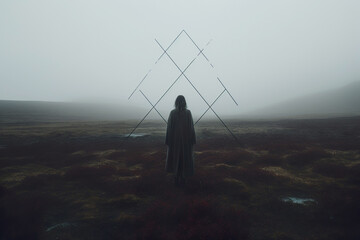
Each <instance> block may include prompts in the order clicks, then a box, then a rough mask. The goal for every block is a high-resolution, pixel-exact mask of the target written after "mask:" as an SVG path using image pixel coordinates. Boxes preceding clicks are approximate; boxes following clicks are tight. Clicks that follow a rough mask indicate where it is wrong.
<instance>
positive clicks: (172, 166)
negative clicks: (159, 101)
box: [165, 109, 196, 176]
mask: <svg viewBox="0 0 360 240" xmlns="http://www.w3.org/2000/svg"><path fill="white" fill-rule="evenodd" d="M165 143H166V145H167V146H168V149H167V156H166V171H167V172H173V173H175V174H176V175H180V176H192V175H194V159H193V145H194V144H195V143H196V137H195V130H194V124H193V119H192V116H191V112H190V110H187V109H184V110H179V109H174V110H172V111H171V112H170V115H169V120H168V124H167V130H166V140H165Z"/></svg>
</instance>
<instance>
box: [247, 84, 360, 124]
mask: <svg viewBox="0 0 360 240" xmlns="http://www.w3.org/2000/svg"><path fill="white" fill-rule="evenodd" d="M355 115H360V81H359V82H354V83H351V84H349V85H346V86H344V87H342V88H339V89H334V90H330V91H326V92H320V93H317V94H311V95H306V96H303V97H298V98H295V99H292V100H289V101H286V102H282V103H278V104H274V105H270V106H268V107H265V108H262V109H259V110H257V111H253V112H251V113H250V114H249V116H253V117H270V118H273V117H274V118H284V117H310V118H311V117H337V116H355Z"/></svg>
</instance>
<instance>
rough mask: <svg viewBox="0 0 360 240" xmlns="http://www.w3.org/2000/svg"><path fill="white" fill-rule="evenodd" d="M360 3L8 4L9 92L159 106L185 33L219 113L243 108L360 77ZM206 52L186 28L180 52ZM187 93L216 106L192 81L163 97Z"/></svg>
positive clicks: (0, 18)
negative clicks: (166, 50)
mask: <svg viewBox="0 0 360 240" xmlns="http://www.w3.org/2000/svg"><path fill="white" fill-rule="evenodd" d="M359 26H360V1H358V0H353V1H350V0H341V1H340V0H337V1H332V0H302V1H292V0H263V1H241V0H233V1H226V0H225V1H210V0H190V1H184V0H182V1H169V0H156V1H153V0H144V1H136V0H135V1H115V0H113V1H110V0H102V1H92V0H76V1H74V0H58V1H55V0H54V1H49V0H43V1H40V0H32V1H30V0H28V1H26V0H20V1H0V99H11V100H45V101H85V100H93V101H97V100H99V101H100V100H101V101H110V100H113V101H116V102H122V103H124V104H125V103H129V104H138V105H143V106H145V107H146V108H148V107H149V104H148V103H147V102H146V100H145V98H144V97H143V96H142V95H141V94H140V93H139V92H136V93H135V94H134V96H133V97H132V98H131V99H130V100H129V101H128V100H127V98H128V96H129V95H130V93H131V92H132V91H133V90H134V88H135V87H136V85H137V84H138V83H139V82H140V80H141V79H142V78H143V76H144V75H145V74H146V73H147V72H148V70H149V69H152V72H151V74H150V75H149V77H148V78H147V79H146V80H145V81H144V84H143V85H142V86H141V88H140V89H141V90H142V91H143V92H144V93H145V94H146V95H147V96H148V97H149V99H150V100H151V101H152V102H153V103H154V102H156V100H157V99H158V98H159V97H160V96H161V94H162V92H163V91H165V90H166V89H167V88H168V86H169V85H170V84H171V83H172V82H173V81H174V80H175V79H176V78H177V77H178V75H179V73H180V72H179V70H178V69H177V68H176V67H175V66H174V64H173V63H172V62H171V61H170V60H169V58H168V57H167V56H166V55H165V56H163V58H162V59H161V60H160V61H159V62H158V63H157V64H156V66H155V65H154V62H155V60H156V59H157V58H158V57H159V56H160V54H161V53H162V50H161V49H160V48H159V46H158V45H157V43H156V42H155V40H154V39H155V38H156V39H157V40H158V41H159V42H160V43H161V44H162V45H163V47H164V48H166V47H167V46H168V45H169V44H170V43H171V41H172V40H173V39H174V38H175V37H176V35H177V34H178V33H179V32H180V31H181V30H182V29H185V30H186V31H187V32H188V33H189V34H190V35H191V37H192V38H193V39H194V41H195V42H196V43H197V44H198V45H199V47H200V48H203V47H204V46H205V45H206V44H207V43H208V41H209V40H210V39H212V42H211V43H210V44H209V45H208V46H207V47H205V49H204V53H205V54H206V56H207V57H208V58H209V59H210V61H211V62H212V63H213V65H214V66H215V69H212V68H211V67H210V66H209V64H208V62H207V61H206V60H205V59H204V58H203V57H202V56H199V57H198V58H197V59H196V60H195V61H194V63H193V64H192V65H191V66H190V67H189V69H188V71H187V72H186V75H187V76H188V78H189V79H190V80H191V81H192V82H193V84H194V85H195V86H196V87H197V88H198V89H199V91H200V92H201V93H202V94H203V96H204V97H205V99H206V100H207V101H208V102H209V103H211V102H212V101H213V100H214V99H215V98H216V96H217V95H218V94H220V93H221V91H222V87H221V85H220V83H219V82H218V81H217V80H216V77H217V76H219V77H220V79H221V80H222V81H223V82H224V84H225V85H226V86H227V87H228V88H229V90H230V92H231V93H232V94H233V96H234V97H235V99H236V101H237V102H238V103H239V106H238V107H236V106H235V104H234V103H233V102H232V100H231V98H230V97H229V96H228V95H226V94H224V95H223V96H222V97H221V98H220V100H219V102H218V103H216V104H215V105H214V109H219V110H222V111H225V112H228V113H235V112H242V111H246V110H251V109H253V108H257V107H261V106H264V105H268V104H271V103H276V102H280V101H283V100H286V99H289V98H291V97H295V96H301V95H304V94H308V93H314V92H318V91H322V90H327V89H332V88H337V87H340V86H343V85H346V84H347V83H350V82H353V81H359V80H360V67H359V66H360V47H359V43H360V27H359ZM197 53H198V50H197V49H196V48H195V47H194V46H193V45H192V43H191V42H190V41H189V39H188V38H186V37H185V35H182V36H181V37H180V38H179V40H178V41H177V42H176V43H175V44H174V45H173V47H172V48H171V49H170V50H169V54H170V55H171V57H173V59H174V60H175V61H176V62H177V63H178V65H179V66H180V67H181V68H184V67H185V66H186V65H187V64H188V63H189V62H190V61H191V60H192V59H193V58H194V57H195V56H196V55H197ZM178 94H183V95H184V96H185V97H186V98H187V100H188V105H189V108H191V109H195V110H205V109H206V104H205V103H203V101H202V99H201V98H200V97H199V96H198V95H197V93H196V92H195V91H194V90H193V89H192V87H191V86H190V84H189V83H188V82H187V80H186V79H185V78H183V77H182V78H181V79H179V81H178V82H177V83H176V84H175V85H174V87H173V89H172V90H171V91H170V92H169V94H168V95H166V97H165V98H164V99H163V101H162V102H160V104H159V108H160V109H168V108H171V107H172V105H173V102H174V98H175V97H176V96H177V95H178Z"/></svg>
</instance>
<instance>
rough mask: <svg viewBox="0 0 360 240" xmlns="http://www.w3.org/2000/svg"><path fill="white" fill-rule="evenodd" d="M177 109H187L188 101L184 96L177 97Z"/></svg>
mask: <svg viewBox="0 0 360 240" xmlns="http://www.w3.org/2000/svg"><path fill="white" fill-rule="evenodd" d="M175 108H176V109H179V110H183V109H186V101H185V98H184V96H183V95H179V96H177V98H176V100H175Z"/></svg>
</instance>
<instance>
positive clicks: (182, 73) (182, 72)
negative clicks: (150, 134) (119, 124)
mask: <svg viewBox="0 0 360 240" xmlns="http://www.w3.org/2000/svg"><path fill="white" fill-rule="evenodd" d="M203 51H204V48H203V49H202V50H200V52H199V53H198V54H197V55H196V57H195V58H194V59H193V60H192V61H191V62H190V63H189V64H188V65H187V66H186V68H185V69H184V71H181V74H180V75H179V76H178V77H177V78H176V79H175V81H174V82H173V83H172V84H171V85H170V87H169V88H168V89H167V90H166V91H165V92H164V93H163V95H162V96H161V97H160V98H159V100H157V102H156V103H155V104H154V105H153V106H152V108H151V109H150V110H149V111H148V112H147V113H146V114H145V116H144V117H143V118H142V119H141V121H140V122H139V123H138V124H137V125H136V126H135V128H134V129H133V130H132V131H131V133H130V134H129V135H128V136H127V137H130V136H131V134H133V133H134V132H135V130H136V129H137V128H138V127H139V126H140V124H141V123H142V122H143V121H144V120H145V118H146V117H147V116H148V115H149V114H150V112H151V111H152V110H153V109H154V107H156V105H157V104H158V103H159V102H160V101H161V99H162V98H163V97H164V96H165V95H166V94H167V93H168V92H169V90H170V89H171V88H172V87H173V86H174V85H175V83H176V82H177V81H178V80H179V79H180V77H181V76H182V75H184V73H185V71H186V70H187V69H188V68H189V67H190V66H191V64H193V62H194V61H195V60H196V59H197V58H198V57H199V56H200V54H201V53H202V52H203Z"/></svg>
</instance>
